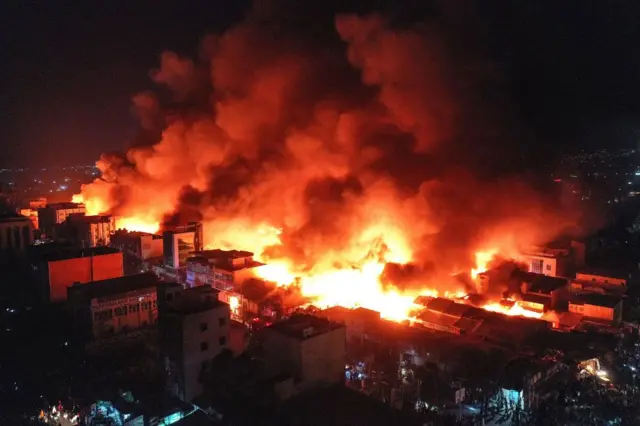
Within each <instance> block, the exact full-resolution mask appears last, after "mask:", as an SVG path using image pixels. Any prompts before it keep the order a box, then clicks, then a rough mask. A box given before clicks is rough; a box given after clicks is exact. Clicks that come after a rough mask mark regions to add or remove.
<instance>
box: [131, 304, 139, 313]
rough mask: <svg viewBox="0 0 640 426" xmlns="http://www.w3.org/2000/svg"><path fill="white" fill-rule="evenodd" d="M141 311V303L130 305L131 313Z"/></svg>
mask: <svg viewBox="0 0 640 426" xmlns="http://www.w3.org/2000/svg"><path fill="white" fill-rule="evenodd" d="M133 312H140V304H139V303H136V304H135V305H129V313H130V314H131V313H133Z"/></svg>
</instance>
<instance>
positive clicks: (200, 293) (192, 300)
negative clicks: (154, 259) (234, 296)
mask: <svg viewBox="0 0 640 426" xmlns="http://www.w3.org/2000/svg"><path fill="white" fill-rule="evenodd" d="M164 285H166V284H164ZM175 286H180V287H182V286H181V285H180V284H176V285H175ZM175 297H176V299H174V301H173V302H171V303H168V304H167V312H169V313H172V314H176V315H191V314H197V313H200V312H206V311H208V310H211V309H214V308H217V307H220V306H225V305H227V304H226V303H224V302H222V301H220V300H218V292H217V291H216V290H214V289H212V288H211V287H210V286H198V287H192V288H188V289H185V290H183V291H181V292H178V293H176V296H175Z"/></svg>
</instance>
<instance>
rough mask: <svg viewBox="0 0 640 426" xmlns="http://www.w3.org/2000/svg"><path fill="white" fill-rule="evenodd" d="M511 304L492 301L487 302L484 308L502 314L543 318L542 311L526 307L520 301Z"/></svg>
mask: <svg viewBox="0 0 640 426" xmlns="http://www.w3.org/2000/svg"><path fill="white" fill-rule="evenodd" d="M509 305H510V306H508V305H505V304H502V303H500V302H492V303H487V304H486V305H484V306H482V308H483V309H486V310H487V311H491V312H498V313H500V314H504V315H510V316H522V317H527V318H538V319H539V318H542V316H543V313H542V312H536V311H532V310H529V309H526V308H524V307H522V306H521V305H520V304H519V303H518V302H515V303H513V305H511V304H509Z"/></svg>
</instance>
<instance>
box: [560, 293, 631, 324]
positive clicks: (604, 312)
mask: <svg viewBox="0 0 640 426" xmlns="http://www.w3.org/2000/svg"><path fill="white" fill-rule="evenodd" d="M569 312H572V313H576V314H580V315H582V316H583V318H584V319H585V320H587V321H589V320H592V321H595V322H603V323H606V324H610V325H612V326H618V325H619V324H620V322H621V321H622V298H621V297H615V296H607V295H603V294H597V293H579V294H573V295H572V296H571V300H570V301H569Z"/></svg>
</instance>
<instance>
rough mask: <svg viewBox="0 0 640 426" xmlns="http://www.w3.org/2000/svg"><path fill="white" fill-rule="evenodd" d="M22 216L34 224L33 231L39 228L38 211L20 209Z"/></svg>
mask: <svg viewBox="0 0 640 426" xmlns="http://www.w3.org/2000/svg"><path fill="white" fill-rule="evenodd" d="M20 214H21V215H22V216H25V217H28V218H29V220H30V221H31V223H33V229H39V228H38V210H36V209H20Z"/></svg>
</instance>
